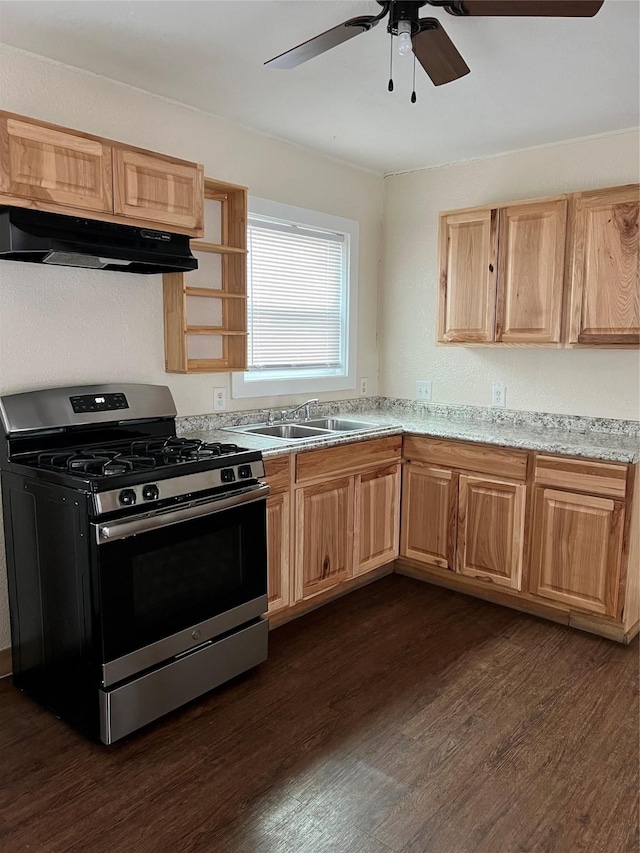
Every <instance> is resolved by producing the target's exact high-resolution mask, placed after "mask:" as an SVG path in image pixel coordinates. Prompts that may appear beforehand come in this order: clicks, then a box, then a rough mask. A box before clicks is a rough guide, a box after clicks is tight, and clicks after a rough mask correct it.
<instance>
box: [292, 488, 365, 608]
mask: <svg viewBox="0 0 640 853" xmlns="http://www.w3.org/2000/svg"><path fill="white" fill-rule="evenodd" d="M353 496H354V480H353V477H344V478H342V479H340V480H331V481H329V482H328V483H320V484H318V485H315V486H303V487H302V488H301V489H297V491H296V515H295V523H296V572H295V582H296V589H295V593H296V600H297V601H299V600H300V599H303V598H308V597H309V596H311V595H315V594H316V593H318V592H322V591H323V590H325V589H328V588H329V587H332V586H335V585H336V584H337V583H340V581H343V580H346V579H347V578H348V577H349V576H350V575H351V569H352V566H353V510H354V506H353Z"/></svg>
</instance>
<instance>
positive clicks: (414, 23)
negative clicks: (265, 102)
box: [265, 0, 604, 103]
mask: <svg viewBox="0 0 640 853" xmlns="http://www.w3.org/2000/svg"><path fill="white" fill-rule="evenodd" d="M377 2H378V3H379V5H380V6H382V11H381V12H380V14H379V15H363V16H360V17H358V18H350V19H349V20H348V21H344V23H342V24H338V26H337V27H332V28H331V29H330V30H327V31H326V32H324V33H320V35H317V36H315V37H314V38H312V39H309V40H308V41H305V42H303V43H302V44H299V45H298V46H297V47H294V48H292V49H291V50H287V51H286V52H285V53H281V54H280V55H279V56H275V57H274V58H273V59H270V60H269V61H268V62H265V65H269V66H271V67H273V68H295V67H296V66H297V65H301V64H302V63H303V62H307V60H309V59H313V57H314V56H319V55H320V54H321V53H325V51H327V50H331V48H332V47H336V45H339V44H342V42H344V41H348V40H349V39H351V38H353V37H354V36H357V35H359V34H360V33H365V32H367V31H368V30H370V29H372V28H373V27H375V26H376V25H377V24H378V23H379V22H380V21H381V20H382V19H383V18H384V17H386V15H389V23H388V24H387V32H388V33H390V34H391V36H392V39H393V36H397V37H398V46H399V50H400V53H410V52H411V51H412V50H413V53H414V56H415V58H416V59H417V60H418V62H419V63H420V65H422V67H423V68H424V70H425V71H426V72H427V74H428V75H429V77H430V78H431V81H432V82H433V84H434V85H435V86H441V85H442V84H443V83H451V82H452V81H453V80H458V79H459V78H460V77H464V76H465V74H468V73H469V71H470V68H469V66H468V65H467V63H466V62H465V61H464V59H463V58H462V56H461V55H460V54H459V53H458V50H457V48H456V46H455V45H454V43H453V42H452V41H451V39H450V38H449V36H448V35H447V33H446V32H445V30H444V28H443V26H442V24H441V23H440V21H438V19H437V18H419V17H418V10H419V9H420V8H421V7H422V6H426V5H427V3H428V4H429V5H430V6H436V7H440V8H442V9H444V10H445V11H446V12H448V13H449V14H450V15H456V16H459V17H471V16H473V17H476V16H494V15H500V16H530V17H539V16H543V17H564V18H591V17H593V16H594V15H595V14H597V12H598V11H599V10H600V7H601V6H602V4H603V3H604V0H421V1H420V2H383V0H377ZM389 89H390V90H392V89H393V82H392V80H390V81H389ZM411 99H412V101H413V102H414V103H415V91H414V93H413V95H412V98H411Z"/></svg>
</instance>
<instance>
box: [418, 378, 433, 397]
mask: <svg viewBox="0 0 640 853" xmlns="http://www.w3.org/2000/svg"><path fill="white" fill-rule="evenodd" d="M430 399H431V380H426V379H423V380H422V381H420V382H416V400H430Z"/></svg>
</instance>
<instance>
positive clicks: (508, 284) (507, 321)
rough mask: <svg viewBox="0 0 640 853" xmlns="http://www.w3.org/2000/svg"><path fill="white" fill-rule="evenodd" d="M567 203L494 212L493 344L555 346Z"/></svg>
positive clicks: (525, 205) (549, 203) (559, 330)
mask: <svg viewBox="0 0 640 853" xmlns="http://www.w3.org/2000/svg"><path fill="white" fill-rule="evenodd" d="M566 220H567V201H566V199H559V200H556V201H543V202H536V203H535V204H523V205H511V206H509V207H506V208H503V209H502V210H501V211H500V250H499V260H498V301H497V308H496V341H504V342H506V343H510V342H514V343H516V342H518V343H559V341H560V334H561V326H560V322H561V315H562V285H563V281H564V249H565V233H566Z"/></svg>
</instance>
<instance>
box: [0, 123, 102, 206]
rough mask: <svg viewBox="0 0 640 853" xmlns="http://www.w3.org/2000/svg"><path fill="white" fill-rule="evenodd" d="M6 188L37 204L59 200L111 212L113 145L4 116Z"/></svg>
mask: <svg viewBox="0 0 640 853" xmlns="http://www.w3.org/2000/svg"><path fill="white" fill-rule="evenodd" d="M0 192H1V193H6V194H7V195H12V196H16V197H18V198H20V199H23V200H27V199H29V200H31V201H32V204H31V205H29V206H32V207H36V208H37V207H43V206H46V205H51V204H56V205H63V206H65V207H73V208H81V209H83V210H93V211H104V212H111V211H112V210H113V201H112V174H111V147H110V146H108V145H105V144H104V143H103V142H102V141H101V140H99V139H92V138H91V137H87V136H84V135H83V134H79V133H74V132H73V131H71V130H69V131H66V130H62V129H54V128H53V127H49V126H47V125H42V124H38V123H36V122H31V121H28V120H22V119H19V118H11V117H9V116H8V115H6V114H4V115H2V114H0ZM45 209H48V208H46V207H45ZM60 212H61V213H62V212H64V211H60Z"/></svg>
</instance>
